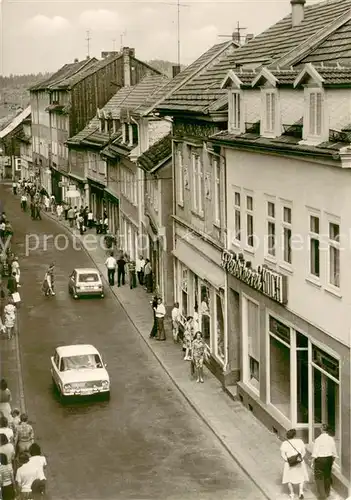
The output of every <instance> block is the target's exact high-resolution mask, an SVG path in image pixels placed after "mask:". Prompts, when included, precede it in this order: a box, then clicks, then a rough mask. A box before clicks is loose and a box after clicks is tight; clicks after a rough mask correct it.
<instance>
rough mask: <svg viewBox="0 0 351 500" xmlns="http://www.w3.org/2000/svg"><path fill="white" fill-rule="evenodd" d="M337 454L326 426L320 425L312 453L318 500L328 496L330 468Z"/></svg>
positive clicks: (324, 499) (323, 499)
mask: <svg viewBox="0 0 351 500" xmlns="http://www.w3.org/2000/svg"><path fill="white" fill-rule="evenodd" d="M337 456H338V454H337V452H336V445H335V441H334V438H333V437H332V436H331V435H330V430H329V427H328V425H326V424H323V425H322V433H321V435H320V436H318V437H317V439H316V440H315V442H314V445H313V451H312V460H313V469H314V478H315V481H316V487H317V494H318V498H319V499H320V500H326V499H327V498H328V497H329V495H330V487H331V473H332V467H333V463H334V461H335V459H336V458H337Z"/></svg>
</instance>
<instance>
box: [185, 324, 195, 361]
mask: <svg viewBox="0 0 351 500" xmlns="http://www.w3.org/2000/svg"><path fill="white" fill-rule="evenodd" d="M193 336H194V318H193V317H192V316H188V317H187V318H186V324H185V329H184V335H183V351H184V361H191V344H192V342H193Z"/></svg>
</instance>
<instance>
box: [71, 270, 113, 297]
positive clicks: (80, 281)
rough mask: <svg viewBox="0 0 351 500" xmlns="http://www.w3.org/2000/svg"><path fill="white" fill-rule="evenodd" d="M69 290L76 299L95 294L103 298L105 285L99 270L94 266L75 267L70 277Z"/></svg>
mask: <svg viewBox="0 0 351 500" xmlns="http://www.w3.org/2000/svg"><path fill="white" fill-rule="evenodd" d="M68 292H69V293H70V294H71V295H72V296H73V298H75V299H78V298H79V297H82V296H94V295H97V296H99V297H101V298H103V297H104V296H105V294H104V285H103V283H102V279H101V275H100V273H99V271H98V270H97V269H94V268H77V269H74V270H73V271H72V273H71V275H70V277H69V282H68Z"/></svg>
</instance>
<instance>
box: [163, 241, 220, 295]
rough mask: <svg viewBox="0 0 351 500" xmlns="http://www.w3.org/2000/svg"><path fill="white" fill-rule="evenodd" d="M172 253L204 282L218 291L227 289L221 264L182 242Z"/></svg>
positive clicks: (177, 244) (178, 243)
mask: <svg viewBox="0 0 351 500" xmlns="http://www.w3.org/2000/svg"><path fill="white" fill-rule="evenodd" d="M172 253H173V255H174V257H175V258H176V259H178V260H180V261H181V262H182V263H183V264H184V265H185V266H186V267H187V268H188V269H190V271H192V272H193V273H194V274H196V275H197V276H198V277H199V278H201V279H202V280H204V281H208V282H209V283H211V285H213V286H214V287H215V288H217V289H219V288H224V287H225V272H224V271H223V269H222V268H221V267H220V262H219V263H218V266H217V265H216V264H215V263H214V262H211V261H210V260H209V259H207V258H206V257H205V256H204V255H202V254H201V253H199V252H197V251H196V250H194V249H193V248H192V247H191V246H190V245H188V244H187V243H186V242H185V241H182V240H177V242H176V249H175V250H173V252H172Z"/></svg>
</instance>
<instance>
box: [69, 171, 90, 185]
mask: <svg viewBox="0 0 351 500" xmlns="http://www.w3.org/2000/svg"><path fill="white" fill-rule="evenodd" d="M67 175H69V177H71V178H72V179H74V180H75V181H77V182H80V183H81V184H86V183H87V180H86V179H84V177H80V176H79V175H76V174H73V173H72V172H70V173H69V174H67Z"/></svg>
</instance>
